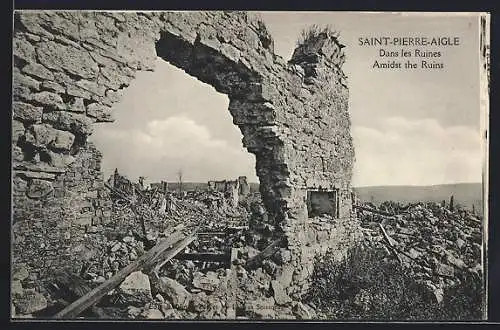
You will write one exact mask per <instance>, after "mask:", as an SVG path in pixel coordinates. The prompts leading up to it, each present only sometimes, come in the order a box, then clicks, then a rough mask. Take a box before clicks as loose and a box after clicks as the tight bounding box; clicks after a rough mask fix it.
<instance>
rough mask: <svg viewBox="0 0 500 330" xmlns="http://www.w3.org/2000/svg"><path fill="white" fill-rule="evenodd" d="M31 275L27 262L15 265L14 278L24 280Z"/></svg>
mask: <svg viewBox="0 0 500 330" xmlns="http://www.w3.org/2000/svg"><path fill="white" fill-rule="evenodd" d="M29 276H30V274H29V273H28V269H27V267H26V264H17V265H13V272H12V279H13V280H19V281H23V280H25V279H27V278H28V277H29Z"/></svg>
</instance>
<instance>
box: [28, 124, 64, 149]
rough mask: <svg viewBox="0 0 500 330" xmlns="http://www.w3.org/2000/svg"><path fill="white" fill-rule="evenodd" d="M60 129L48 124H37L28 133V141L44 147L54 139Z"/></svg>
mask: <svg viewBox="0 0 500 330" xmlns="http://www.w3.org/2000/svg"><path fill="white" fill-rule="evenodd" d="M57 134H58V130H56V129H54V128H53V127H52V126H50V125H48V124H35V125H32V126H30V127H29V129H28V132H27V133H26V142H27V143H29V144H31V145H33V146H35V147H38V148H40V147H44V146H46V145H48V144H49V143H51V142H52V141H54V140H55V139H56V136H57Z"/></svg>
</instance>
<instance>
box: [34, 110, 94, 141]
mask: <svg viewBox="0 0 500 330" xmlns="http://www.w3.org/2000/svg"><path fill="white" fill-rule="evenodd" d="M42 120H43V121H44V122H46V123H50V124H52V125H53V126H54V128H57V129H60V130H64V131H70V132H72V133H73V134H75V135H80V136H85V137H86V136H88V135H90V134H92V132H93V127H92V124H93V122H94V121H93V120H92V119H91V118H89V117H87V116H85V115H83V114H79V113H74V112H67V111H52V112H47V113H44V114H43V116H42Z"/></svg>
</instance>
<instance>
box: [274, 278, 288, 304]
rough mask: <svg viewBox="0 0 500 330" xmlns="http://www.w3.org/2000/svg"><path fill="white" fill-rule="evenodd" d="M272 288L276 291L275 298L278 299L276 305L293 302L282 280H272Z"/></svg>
mask: <svg viewBox="0 0 500 330" xmlns="http://www.w3.org/2000/svg"><path fill="white" fill-rule="evenodd" d="M271 288H272V290H273V293H274V300H275V301H276V305H286V304H288V303H290V302H292V299H291V298H290V297H289V296H288V295H287V294H286V292H285V289H284V288H283V286H282V285H281V282H280V281H277V280H273V281H271Z"/></svg>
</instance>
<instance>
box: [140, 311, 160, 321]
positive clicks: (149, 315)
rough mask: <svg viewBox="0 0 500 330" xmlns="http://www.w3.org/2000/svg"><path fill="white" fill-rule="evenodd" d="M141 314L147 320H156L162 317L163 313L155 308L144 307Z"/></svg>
mask: <svg viewBox="0 0 500 330" xmlns="http://www.w3.org/2000/svg"><path fill="white" fill-rule="evenodd" d="M141 316H142V317H143V318H145V319H147V320H158V319H163V318H164V316H163V313H162V312H161V311H159V310H158V309H156V308H150V309H146V310H145V311H144V312H142V313H141Z"/></svg>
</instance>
